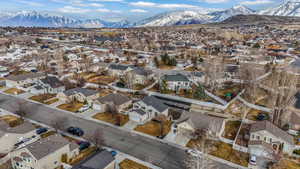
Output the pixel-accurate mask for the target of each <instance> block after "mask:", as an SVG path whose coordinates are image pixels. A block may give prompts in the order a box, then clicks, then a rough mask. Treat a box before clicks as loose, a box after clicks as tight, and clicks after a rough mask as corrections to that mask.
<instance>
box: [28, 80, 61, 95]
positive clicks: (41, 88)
mask: <svg viewBox="0 0 300 169" xmlns="http://www.w3.org/2000/svg"><path fill="white" fill-rule="evenodd" d="M63 91H65V86H64V84H63V83H62V82H61V81H60V80H59V79H58V78H57V77H55V76H46V77H45V78H42V79H40V80H39V81H37V82H36V85H35V86H34V87H33V88H32V89H31V90H30V92H31V93H34V94H43V93H59V92H63Z"/></svg>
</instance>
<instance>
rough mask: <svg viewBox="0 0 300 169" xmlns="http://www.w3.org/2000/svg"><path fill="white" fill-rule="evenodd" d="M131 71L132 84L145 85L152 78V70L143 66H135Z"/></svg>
mask: <svg viewBox="0 0 300 169" xmlns="http://www.w3.org/2000/svg"><path fill="white" fill-rule="evenodd" d="M131 72H132V73H133V77H134V79H133V84H140V85H146V84H147V83H148V82H149V81H150V80H151V79H152V78H153V76H152V75H153V72H152V71H151V70H145V69H143V68H135V69H133V70H132V71H131Z"/></svg>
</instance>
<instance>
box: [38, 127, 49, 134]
mask: <svg viewBox="0 0 300 169" xmlns="http://www.w3.org/2000/svg"><path fill="white" fill-rule="evenodd" d="M47 131H48V129H47V128H44V127H43V128H38V129H36V134H43V133H46V132H47Z"/></svg>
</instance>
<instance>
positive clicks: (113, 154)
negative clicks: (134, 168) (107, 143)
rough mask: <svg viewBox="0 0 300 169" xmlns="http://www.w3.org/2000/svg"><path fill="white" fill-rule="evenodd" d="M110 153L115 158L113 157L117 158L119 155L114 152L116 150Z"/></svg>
mask: <svg viewBox="0 0 300 169" xmlns="http://www.w3.org/2000/svg"><path fill="white" fill-rule="evenodd" d="M110 153H111V155H112V156H113V157H115V156H116V155H117V154H118V153H117V152H116V151H114V150H112V151H110Z"/></svg>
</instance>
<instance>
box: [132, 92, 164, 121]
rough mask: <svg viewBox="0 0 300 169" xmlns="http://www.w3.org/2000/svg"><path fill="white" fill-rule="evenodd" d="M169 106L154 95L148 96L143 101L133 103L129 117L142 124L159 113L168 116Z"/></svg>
mask: <svg viewBox="0 0 300 169" xmlns="http://www.w3.org/2000/svg"><path fill="white" fill-rule="evenodd" d="M168 112H169V107H168V106H166V105H165V104H163V103H162V102H161V100H159V99H157V98H156V97H154V96H146V97H144V98H143V99H142V100H141V101H139V102H137V103H134V104H133V109H132V110H131V111H130V112H129V119H130V120H132V121H135V122H138V123H140V124H144V123H145V122H147V121H149V120H151V119H152V118H154V117H156V116H158V115H165V116H166V117H167V116H168Z"/></svg>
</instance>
